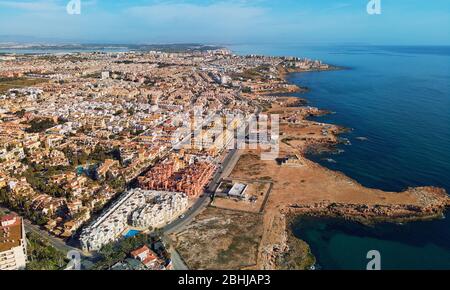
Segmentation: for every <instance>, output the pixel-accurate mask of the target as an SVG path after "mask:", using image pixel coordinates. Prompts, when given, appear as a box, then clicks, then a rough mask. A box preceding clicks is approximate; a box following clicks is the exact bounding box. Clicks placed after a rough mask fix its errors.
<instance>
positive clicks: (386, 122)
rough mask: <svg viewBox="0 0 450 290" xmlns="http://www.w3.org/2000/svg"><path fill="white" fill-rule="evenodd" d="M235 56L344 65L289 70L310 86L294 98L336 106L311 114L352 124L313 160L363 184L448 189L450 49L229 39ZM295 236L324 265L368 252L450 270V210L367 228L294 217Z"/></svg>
mask: <svg viewBox="0 0 450 290" xmlns="http://www.w3.org/2000/svg"><path fill="white" fill-rule="evenodd" d="M230 49H232V50H233V51H234V52H236V53H238V54H264V55H276V56H282V55H286V56H298V57H308V58H311V59H320V60H322V61H324V62H325V63H329V64H333V65H337V66H343V67H345V68H346V69H344V70H339V71H328V72H308V73H295V74H291V75H290V76H289V77H288V80H289V81H290V82H292V83H295V84H297V85H300V86H306V87H309V88H310V89H311V91H310V92H308V93H306V94H298V96H299V97H301V98H305V99H307V100H308V102H309V105H311V106H315V107H319V108H322V109H326V110H330V111H332V112H334V113H333V114H330V115H327V116H323V117H320V118H317V120H319V121H321V122H327V123H334V124H338V125H342V126H345V127H348V128H351V129H353V130H352V131H351V132H350V133H347V134H344V135H343V136H342V137H344V138H348V139H349V141H350V143H351V144H352V145H347V146H345V145H342V146H339V149H341V150H340V151H341V153H340V154H331V153H330V154H325V155H311V156H309V158H310V159H312V160H314V161H316V162H318V163H320V164H322V165H323V166H325V167H327V168H330V169H332V170H337V171H341V172H343V173H345V174H346V175H347V176H349V177H351V178H353V179H355V180H356V181H358V182H359V183H361V184H363V185H364V186H367V187H371V188H379V189H383V190H388V191H402V190H404V189H406V188H408V187H416V186H437V187H443V188H445V189H446V190H447V192H449V193H450V177H449V176H450V47H445V46H365V45H320V46H310V45H309V46H306V45H304V46H301V45H282V46H281V45H279V46H277V45H236V46H231V47H230ZM293 232H294V234H295V235H296V236H297V237H298V238H300V239H302V240H305V241H306V242H307V243H308V244H309V245H310V246H311V249H312V251H313V254H314V255H315V256H316V258H317V263H318V266H319V267H320V268H322V269H365V268H366V265H367V262H368V260H367V259H366V254H367V252H368V251H370V250H378V251H379V252H380V253H381V264H382V265H381V266H382V268H383V269H450V216H449V218H447V219H442V220H435V221H429V222H413V223H409V224H405V225H397V224H389V223H383V224H377V225H375V226H372V227H368V226H363V225H360V224H358V223H354V222H347V221H342V220H338V219H318V218H301V219H298V220H297V222H295V223H294V225H293Z"/></svg>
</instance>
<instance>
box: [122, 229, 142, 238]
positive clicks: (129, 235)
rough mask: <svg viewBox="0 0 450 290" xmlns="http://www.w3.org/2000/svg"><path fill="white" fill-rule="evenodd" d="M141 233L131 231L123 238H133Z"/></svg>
mask: <svg viewBox="0 0 450 290" xmlns="http://www.w3.org/2000/svg"><path fill="white" fill-rule="evenodd" d="M140 233H141V232H140V231H138V230H129V231H128V232H126V233H125V234H124V235H123V236H124V237H125V238H132V237H135V236H137V235H138V234H140Z"/></svg>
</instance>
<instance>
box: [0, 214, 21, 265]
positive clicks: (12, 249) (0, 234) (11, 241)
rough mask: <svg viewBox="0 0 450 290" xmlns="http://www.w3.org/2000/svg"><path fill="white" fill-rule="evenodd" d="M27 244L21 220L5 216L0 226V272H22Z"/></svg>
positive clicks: (12, 216) (16, 217) (13, 216)
mask: <svg viewBox="0 0 450 290" xmlns="http://www.w3.org/2000/svg"><path fill="white" fill-rule="evenodd" d="M26 263H27V244H26V238H25V229H24V226H23V221H22V218H20V217H18V216H15V215H7V216H4V217H2V218H1V225H0V270H24V269H25V266H26Z"/></svg>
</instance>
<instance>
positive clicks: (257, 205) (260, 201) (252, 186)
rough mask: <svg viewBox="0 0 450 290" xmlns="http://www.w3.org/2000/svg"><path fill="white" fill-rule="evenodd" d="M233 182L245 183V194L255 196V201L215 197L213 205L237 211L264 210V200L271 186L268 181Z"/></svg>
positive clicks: (254, 211)
mask: <svg viewBox="0 0 450 290" xmlns="http://www.w3.org/2000/svg"><path fill="white" fill-rule="evenodd" d="M233 181H234V182H241V183H244V184H247V186H248V187H247V190H246V192H245V193H246V195H247V196H249V197H250V196H252V197H255V198H257V200H256V201H255V202H250V201H248V200H238V199H234V198H223V197H216V198H215V199H214V204H213V206H214V207H217V208H222V209H229V210H237V211H246V212H251V213H260V212H262V211H263V210H264V205H265V203H264V202H265V201H266V198H267V195H268V194H269V190H270V188H271V183H270V182H261V181H260V182H253V183H248V182H246V181H244V180H233Z"/></svg>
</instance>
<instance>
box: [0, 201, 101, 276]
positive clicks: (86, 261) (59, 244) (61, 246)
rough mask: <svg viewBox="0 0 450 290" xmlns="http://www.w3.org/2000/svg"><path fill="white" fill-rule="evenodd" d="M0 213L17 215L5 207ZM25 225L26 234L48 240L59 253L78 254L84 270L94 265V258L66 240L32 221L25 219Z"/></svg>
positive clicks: (0, 207)
mask: <svg viewBox="0 0 450 290" xmlns="http://www.w3.org/2000/svg"><path fill="white" fill-rule="evenodd" d="M0 213H4V214H6V213H15V212H14V211H12V210H9V209H7V208H5V207H2V206H0ZM15 214H17V213H15ZM17 215H19V214H17ZM22 218H23V217H22ZM23 223H24V227H25V232H27V233H34V234H36V235H38V236H39V237H40V238H42V239H44V240H46V241H47V242H48V243H49V244H50V245H51V246H52V247H54V248H55V249H57V250H58V251H60V252H62V253H64V254H68V253H69V252H71V251H74V252H77V253H78V254H79V255H80V257H81V259H82V262H81V264H82V268H84V269H86V268H90V267H91V266H92V265H93V263H92V261H91V259H93V257H87V256H85V255H84V254H83V252H82V251H81V250H80V249H78V248H75V247H72V246H70V245H68V244H67V243H66V242H64V240H62V239H59V238H57V237H55V236H52V235H51V234H50V233H48V232H47V231H45V230H43V229H41V228H40V227H39V226H38V225H35V224H33V223H32V222H31V221H29V220H27V219H25V218H24V219H23Z"/></svg>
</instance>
